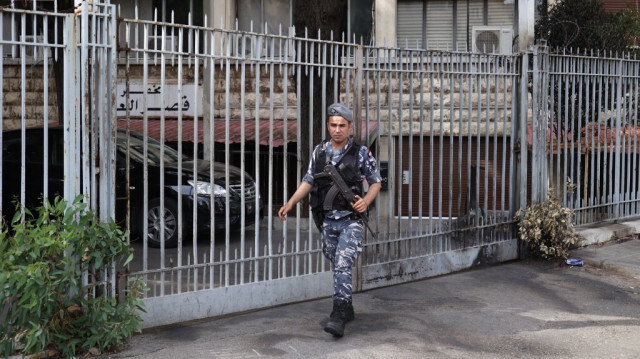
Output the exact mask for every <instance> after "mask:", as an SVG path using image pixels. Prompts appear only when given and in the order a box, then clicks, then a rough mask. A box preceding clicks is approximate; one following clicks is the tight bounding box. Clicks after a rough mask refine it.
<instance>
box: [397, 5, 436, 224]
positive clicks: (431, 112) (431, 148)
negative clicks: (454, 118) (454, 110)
mask: <svg viewBox="0 0 640 359" xmlns="http://www.w3.org/2000/svg"><path fill="white" fill-rule="evenodd" d="M425 6H426V5H425ZM428 54H429V234H433V232H434V226H433V224H434V223H433V221H434V217H435V216H434V213H433V197H434V196H433V191H434V187H435V186H434V185H433V170H434V162H435V161H434V155H433V151H434V148H435V147H434V141H435V139H434V137H435V135H434V111H435V109H434V96H435V94H434V91H435V90H434V88H435V83H434V73H435V71H434V53H433V52H429V53H428ZM389 122H391V118H389ZM436 228H438V229H436V230H439V226H436Z"/></svg>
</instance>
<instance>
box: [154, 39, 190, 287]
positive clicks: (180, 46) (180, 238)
mask: <svg viewBox="0 0 640 359" xmlns="http://www.w3.org/2000/svg"><path fill="white" fill-rule="evenodd" d="M183 41H184V36H183V29H182V28H179V29H178V49H179V50H180V51H179V53H178V98H179V99H180V98H182V70H183V68H182V56H183V55H182V49H183ZM146 46H147V45H146V42H145V47H146ZM144 88H147V86H146V85H145V86H144ZM145 113H146V110H145ZM144 137H145V138H147V135H146V134H145V136H144ZM145 172H146V171H145ZM177 177H178V188H179V190H180V191H181V190H182V185H183V183H182V107H181V106H178V175H177ZM145 183H146V181H145ZM177 197H178V198H177V199H178V254H177V256H178V268H182V249H183V248H182V244H183V235H184V232H183V231H182V228H183V225H184V223H183V215H182V213H183V209H184V208H183V205H182V196H177ZM145 206H146V202H145ZM161 210H163V211H164V208H162V209H161ZM146 211H148V209H146V208H145V212H146ZM163 216H164V213H163ZM163 230H164V229H163ZM182 274H183V271H182V270H179V271H178V294H180V293H181V292H182ZM188 284H189V282H188V281H187V285H188Z"/></svg>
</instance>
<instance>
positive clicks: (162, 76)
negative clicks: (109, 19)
mask: <svg viewBox="0 0 640 359" xmlns="http://www.w3.org/2000/svg"><path fill="white" fill-rule="evenodd" d="M166 31H167V29H166V27H165V26H163V27H162V39H163V40H162V50H163V51H162V52H161V53H160V86H161V88H162V89H166V88H167V87H166V58H165V51H166V50H167V48H166V46H167V44H166V41H165V40H164V39H165V38H166ZM144 88H146V87H144ZM178 106H179V105H178ZM165 107H166V104H165V96H160V108H161V109H164V108H165ZM165 117H166V115H165V111H164V110H162V111H160V144H162V146H160V178H159V179H158V180H159V181H160V186H159V188H158V192H159V195H160V212H159V213H160V228H161V229H160V233H159V234H158V235H159V236H160V268H161V269H164V268H165V267H166V263H165V256H166V252H165V249H166V248H165V242H164V241H165V240H166V238H165V237H166V233H165V226H166V218H165V216H164V213H165V208H166V207H165V206H166V203H165V195H164V186H165V178H164V174H165V163H164V161H165V153H164V149H165V146H164V144H165V143H166V135H165V132H166V122H165V121H166V118H165ZM145 227H148V225H147V224H145ZM164 281H165V272H164V271H162V272H160V295H161V296H163V295H164V294H165V282H164Z"/></svg>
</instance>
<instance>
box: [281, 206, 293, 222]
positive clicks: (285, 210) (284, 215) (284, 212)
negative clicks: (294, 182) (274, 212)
mask: <svg viewBox="0 0 640 359" xmlns="http://www.w3.org/2000/svg"><path fill="white" fill-rule="evenodd" d="M290 210H291V207H290V206H289V204H288V203H287V204H285V205H284V206H282V208H280V210H279V211H278V217H280V220H283V221H286V220H287V213H289V211H290Z"/></svg>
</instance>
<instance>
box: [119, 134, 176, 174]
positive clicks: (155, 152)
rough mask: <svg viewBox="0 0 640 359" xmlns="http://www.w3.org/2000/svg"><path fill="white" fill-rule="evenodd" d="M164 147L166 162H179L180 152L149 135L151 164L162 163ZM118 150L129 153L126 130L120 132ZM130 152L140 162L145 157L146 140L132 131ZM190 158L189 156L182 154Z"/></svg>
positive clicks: (149, 160)
mask: <svg viewBox="0 0 640 359" xmlns="http://www.w3.org/2000/svg"><path fill="white" fill-rule="evenodd" d="M163 148H164V163H174V162H178V152H177V151H176V150H174V149H173V148H171V147H169V146H163V145H162V144H161V143H160V142H158V141H156V140H154V139H153V138H151V137H149V139H148V140H147V159H148V163H149V164H151V165H156V166H157V165H160V157H161V153H162V149H163ZM118 150H119V151H121V152H122V153H127V136H126V134H125V133H124V132H118ZM129 154H130V156H131V158H133V159H136V160H138V161H140V162H142V161H143V158H144V141H143V137H142V136H141V135H139V134H135V133H131V136H129ZM182 157H183V159H188V158H187V156H184V155H183V156H182Z"/></svg>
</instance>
